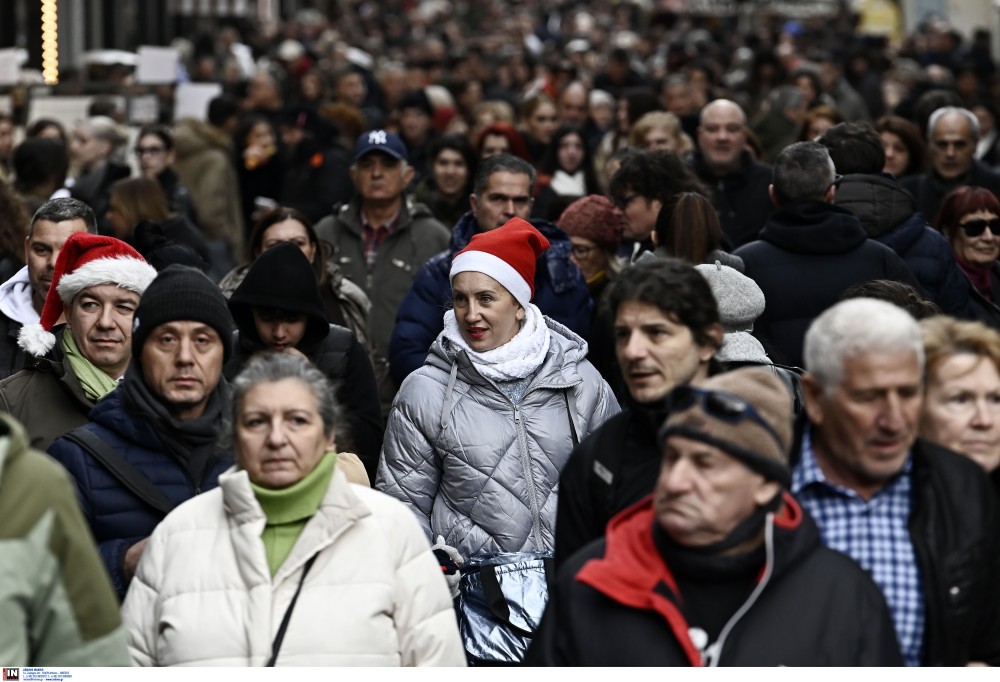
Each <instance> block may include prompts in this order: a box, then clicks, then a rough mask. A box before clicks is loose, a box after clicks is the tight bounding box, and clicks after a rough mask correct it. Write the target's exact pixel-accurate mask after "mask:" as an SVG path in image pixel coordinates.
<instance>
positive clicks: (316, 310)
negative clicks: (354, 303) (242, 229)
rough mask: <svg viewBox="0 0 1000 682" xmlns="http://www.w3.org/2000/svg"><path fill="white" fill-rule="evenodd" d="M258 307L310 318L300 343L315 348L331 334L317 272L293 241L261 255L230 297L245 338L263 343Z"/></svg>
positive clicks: (230, 304)
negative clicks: (255, 311) (255, 314)
mask: <svg viewBox="0 0 1000 682" xmlns="http://www.w3.org/2000/svg"><path fill="white" fill-rule="evenodd" d="M254 308H270V309H272V310H281V311H284V312H290V313H300V314H302V315H306V316H307V318H308V321H307V323H306V333H305V336H303V337H302V340H301V341H300V342H299V343H298V346H300V350H301V349H311V348H312V347H314V346H315V345H316V344H318V343H319V342H320V341H322V340H323V339H325V338H326V337H327V335H328V334H329V333H330V323H329V321H328V320H327V317H326V310H325V308H324V307H323V297H322V295H321V294H320V292H319V284H318V283H317V282H316V271H315V270H313V266H312V264H311V263H310V262H309V259H308V258H306V255H305V254H304V253H302V249H300V248H299V247H298V246H296V245H295V244H293V243H292V242H283V243H281V244H275V245H274V246H272V247H271V248H269V249H266V250H264V251H263V252H261V254H260V255H259V256H257V260H255V261H254V262H253V264H252V265H251V266H250V270H249V271H248V272H247V274H246V277H244V278H243V281H242V282H241V283H240V285H239V287H237V288H236V291H234V292H233V295H232V296H230V298H229V310H230V312H231V313H232V314H233V320H235V321H236V326H237V327H239V330H240V338H241V339H243V338H244V337H246V338H250V339H253V340H255V342H257V343H259V342H260V337H259V335H258V334H257V327H256V325H255V324H254V320H253V309H254Z"/></svg>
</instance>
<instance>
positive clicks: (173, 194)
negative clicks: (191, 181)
mask: <svg viewBox="0 0 1000 682" xmlns="http://www.w3.org/2000/svg"><path fill="white" fill-rule="evenodd" d="M156 181H157V182H158V183H160V188H161V189H163V196H165V197H166V198H167V207H168V208H169V209H170V212H171V213H174V214H176V215H182V216H184V217H185V218H187V219H188V220H190V221H191V224H192V225H195V226H197V225H198V224H199V222H198V211H197V210H196V209H195V207H194V199H193V198H192V197H191V192H189V191H188V188H187V187H185V186H184V183H183V182H182V181H181V178H180V176H179V175H178V174H177V172H176V171H175V170H174V169H173V168H170V167H167V168H164V169H163V172H162V173H160V174H159V175H157V176H156Z"/></svg>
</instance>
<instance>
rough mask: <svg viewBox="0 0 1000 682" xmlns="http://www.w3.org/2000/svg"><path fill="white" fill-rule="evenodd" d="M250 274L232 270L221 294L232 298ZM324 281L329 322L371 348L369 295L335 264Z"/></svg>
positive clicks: (245, 267) (245, 270) (221, 285)
mask: <svg viewBox="0 0 1000 682" xmlns="http://www.w3.org/2000/svg"><path fill="white" fill-rule="evenodd" d="M248 272H250V266H249V265H240V266H238V267H236V268H233V269H232V270H231V271H230V272H229V274H227V275H226V276H225V277H223V278H222V281H221V282H219V289H221V290H222V295H223V296H225V297H226V298H227V299H228V298H229V297H230V296H232V295H233V292H234V291H236V289H237V288H238V287H239V286H240V284H242V282H243V279H244V278H245V277H246V276H247V273H248ZM324 282H325V284H324V285H322V286H321V288H320V292H319V293H320V296H321V297H322V298H323V308H324V310H325V311H326V319H327V321H328V322H329V323H330V324H335V325H340V326H341V327H347V328H348V329H350V330H351V331H352V332H354V335H355V336H356V337H358V343H360V344H361V345H362V346H363V347H364V348H368V347H369V336H368V315H369V314H370V313H371V309H372V304H371V301H369V300H368V295H367V294H365V292H364V290H363V289H362V288H361V287H359V286H358V285H357V284H355V283H354V282H352V281H351V280H349V279H347V278H346V277H344V274H343V273H342V272H341V271H340V268H339V267H338V266H337V264H336V263H334V262H333V261H327V263H326V278H325V280H324Z"/></svg>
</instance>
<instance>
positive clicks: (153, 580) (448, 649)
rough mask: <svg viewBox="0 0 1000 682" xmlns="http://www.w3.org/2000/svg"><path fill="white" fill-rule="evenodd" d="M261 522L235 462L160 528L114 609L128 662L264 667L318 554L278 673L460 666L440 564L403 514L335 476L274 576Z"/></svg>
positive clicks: (260, 513)
mask: <svg viewBox="0 0 1000 682" xmlns="http://www.w3.org/2000/svg"><path fill="white" fill-rule="evenodd" d="M265 522H266V518H265V516H264V512H263V510H262V509H261V507H260V504H259V503H258V502H257V499H256V497H254V494H253V490H252V489H251V487H250V479H249V477H248V476H247V474H246V472H245V471H242V470H238V469H236V468H235V467H234V468H232V469H229V470H228V471H227V472H226V473H225V474H223V475H222V476H220V477H219V487H218V489H216V490H212V491H210V492H207V493H204V494H202V495H198V496H197V497H195V498H193V499H192V500H190V501H189V502H186V503H185V504H183V505H181V506H180V507H178V508H177V509H176V510H174V511H173V512H171V514H170V515H169V516H167V518H166V519H165V520H164V521H163V522H162V523H161V524H160V525H159V526H157V528H156V530H155V531H154V532H153V535H152V536H151V537H150V540H149V544H148V545H147V547H146V550H145V552H143V556H142V560H141V561H140V563H139V568H138V571H137V573H136V577H135V579H134V580H133V581H132V584H131V587H130V589H129V592H128V596H127V597H126V599H125V603H124V604H123V606H122V617H123V620H124V622H125V627H126V629H127V631H128V644H129V650H130V652H131V655H132V659H133V661H134V662H135V663H136V664H137V665H144V666H149V665H155V666H178V665H191V666H262V665H264V664H265V663H266V662H267V660H268V658H270V654H271V645H272V642H273V640H274V636H275V634H276V633H277V630H278V627H279V626H280V624H281V620H282V618H283V617H284V615H285V611H286V610H287V608H288V605H289V602H290V601H291V599H292V595H294V594H295V590H296V588H297V587H298V584H299V581H300V578H301V576H302V569H303V567H304V565H305V563H306V561H307V560H308V559H309V557H311V556H313V555H314V554H317V553H318V557H317V559H316V562H315V563H314V565H313V567H312V569H311V570H310V572H309V574H308V575H307V576H306V579H305V582H304V584H303V587H302V593H301V594H300V595H299V599H298V601H297V602H296V604H295V609H294V610H293V612H292V617H291V620H290V622H289V625H288V630H287V633H286V635H285V639H284V642H283V644H282V646H281V651H280V655H279V656H278V660H277V665H279V666H357V665H369V666H400V665H404V666H416V665H446V666H464V665H465V654H464V651H463V649H462V642H461V639H460V638H459V634H458V627H457V625H456V621H455V612H454V610H453V608H452V602H451V599H450V598H449V595H448V588H447V585H446V584H445V581H444V578H443V576H442V574H441V569H440V567H439V566H438V564H437V562H436V561H435V560H434V555H433V554H432V553H431V552H430V550H429V545H428V543H427V540H426V539H425V538H424V537H423V534H422V533H421V532H420V528H419V526H418V525H417V523H416V521H415V520H414V519H413V515H412V514H411V513H410V512H409V511H408V510H407V509H406V508H405V507H403V506H402V505H400V504H399V503H398V502H396V501H395V500H392V499H390V498H388V497H386V496H385V495H383V494H381V493H378V492H375V491H373V490H368V489H366V488H362V487H360V486H356V485H353V484H350V483H348V482H347V479H346V478H344V475H343V473H342V472H340V471H339V470H334V473H333V478H332V479H331V481H330V487H329V489H328V490H327V493H326V495H325V497H324V498H323V500H322V502H321V503H320V506H319V509H318V510H317V512H316V514H315V515H314V516H313V517H312V518H311V519H310V520H309V521H308V522H307V523H306V527H305V528H304V529H303V531H302V534H301V535H300V536H299V539H298V541H297V542H296V543H295V546H294V547H293V548H292V551H291V554H289V556H288V558H287V559H286V560H285V562H284V563H283V564H282V565H281V567H280V568H279V569H278V571H277V573H276V574H275V575H274V578H273V580H272V578H271V573H270V570H269V569H268V564H267V558H266V556H265V549H264V543H263V541H262V540H261V532H262V531H263V529H264V525H265Z"/></svg>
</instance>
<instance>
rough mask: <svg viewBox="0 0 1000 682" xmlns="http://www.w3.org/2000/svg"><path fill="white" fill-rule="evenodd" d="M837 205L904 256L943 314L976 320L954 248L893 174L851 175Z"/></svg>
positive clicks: (969, 293) (875, 236) (842, 187)
mask: <svg viewBox="0 0 1000 682" xmlns="http://www.w3.org/2000/svg"><path fill="white" fill-rule="evenodd" d="M833 201H834V203H835V204H836V205H837V206H842V207H843V208H846V209H848V210H850V211H851V212H852V213H854V214H855V215H856V216H858V219H859V220H860V221H861V225H862V226H863V227H864V228H865V232H867V233H868V237H869V238H871V239H874V240H876V241H879V242H881V243H883V244H885V245H886V246H888V247H889V248H890V249H892V250H893V251H895V252H896V253H898V254H899V255H900V256H901V257H902V259H903V260H904V261H906V265H907V266H908V267H909V268H910V270H912V271H913V274H914V276H915V277H916V278H917V281H919V282H920V285H921V286H922V287H923V289H924V292H925V293H926V294H927V295H928V296H929V297H930V299H931V300H932V301H934V302H935V303H937V304H938V306H940V308H941V311H942V312H944V313H946V314H948V315H954V316H957V317H962V318H966V319H970V318H972V317H973V311H972V307H971V305H970V303H969V297H970V295H971V292H970V291H969V284H968V281H967V280H966V278H965V275H963V274H962V271H961V270H959V269H958V265H956V264H955V255H954V254H953V253H952V250H951V245H950V244H949V243H948V240H947V239H945V238H944V235H942V234H941V233H940V232H938V231H937V230H935V229H934V228H932V227H931V226H930V225H928V224H927V220H926V219H925V217H924V216H923V215H922V214H921V213H918V212H917V204H916V201H915V200H914V199H913V195H912V194H910V193H909V192H907V191H906V190H905V189H903V187H902V185H900V184H899V183H898V182H896V180H895V179H893V178H892V177H891V176H889V175H867V174H852V175H845V176H844V179H843V180H842V181H841V183H840V187H839V188H838V189H837V195H836V196H835V197H834V200H833Z"/></svg>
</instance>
